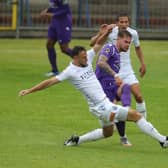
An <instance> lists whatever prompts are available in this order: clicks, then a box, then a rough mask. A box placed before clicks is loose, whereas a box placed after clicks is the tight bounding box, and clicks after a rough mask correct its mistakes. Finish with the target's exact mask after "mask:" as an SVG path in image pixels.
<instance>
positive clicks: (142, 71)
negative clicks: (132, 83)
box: [139, 64, 146, 77]
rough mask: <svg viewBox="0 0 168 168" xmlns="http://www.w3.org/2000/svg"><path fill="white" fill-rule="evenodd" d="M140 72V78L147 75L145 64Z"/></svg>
mask: <svg viewBox="0 0 168 168" xmlns="http://www.w3.org/2000/svg"><path fill="white" fill-rule="evenodd" d="M139 72H140V77H143V76H144V75H145V73H146V65H145V64H142V65H141V67H140V69H139Z"/></svg>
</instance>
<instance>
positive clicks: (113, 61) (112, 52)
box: [96, 44, 120, 79]
mask: <svg viewBox="0 0 168 168" xmlns="http://www.w3.org/2000/svg"><path fill="white" fill-rule="evenodd" d="M99 55H103V56H105V57H107V59H108V61H107V63H108V64H109V66H110V67H111V68H112V69H113V71H115V72H116V73H118V72H119V69H120V55H119V51H118V49H117V48H116V46H115V45H113V44H106V45H104V47H103V48H102V49H101V51H100V53H99ZM96 76H97V78H98V79H101V78H110V79H111V78H113V77H112V76H111V75H109V74H108V73H106V72H105V71H103V70H102V69H101V68H100V67H99V66H98V65H97V66H96Z"/></svg>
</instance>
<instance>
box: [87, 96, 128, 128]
mask: <svg viewBox="0 0 168 168" xmlns="http://www.w3.org/2000/svg"><path fill="white" fill-rule="evenodd" d="M89 109H90V112H91V113H92V114H93V115H94V116H96V117H97V118H98V119H99V120H100V124H101V126H102V127H107V126H109V125H112V124H114V121H110V115H111V112H113V113H115V117H114V120H118V121H126V120H127V115H128V107H123V106H120V105H116V104H114V103H112V102H110V100H109V99H108V98H106V99H104V100H103V101H102V102H101V103H99V104H97V105H96V106H93V107H90V108H89Z"/></svg>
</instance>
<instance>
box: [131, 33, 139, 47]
mask: <svg viewBox="0 0 168 168" xmlns="http://www.w3.org/2000/svg"><path fill="white" fill-rule="evenodd" d="M132 38H133V41H132V42H133V44H134V46H135V47H138V46H140V41H139V35H138V32H137V31H135V32H134V33H133V37H132Z"/></svg>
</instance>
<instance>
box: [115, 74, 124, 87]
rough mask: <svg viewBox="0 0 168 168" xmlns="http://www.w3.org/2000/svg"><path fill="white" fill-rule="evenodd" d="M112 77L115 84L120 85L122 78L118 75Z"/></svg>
mask: <svg viewBox="0 0 168 168" xmlns="http://www.w3.org/2000/svg"><path fill="white" fill-rule="evenodd" d="M114 79H115V83H116V85H117V86H120V85H121V84H122V83H123V81H122V79H121V78H120V77H119V76H116V77H114Z"/></svg>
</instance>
